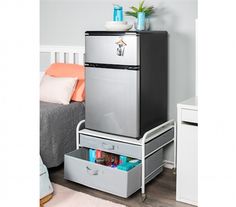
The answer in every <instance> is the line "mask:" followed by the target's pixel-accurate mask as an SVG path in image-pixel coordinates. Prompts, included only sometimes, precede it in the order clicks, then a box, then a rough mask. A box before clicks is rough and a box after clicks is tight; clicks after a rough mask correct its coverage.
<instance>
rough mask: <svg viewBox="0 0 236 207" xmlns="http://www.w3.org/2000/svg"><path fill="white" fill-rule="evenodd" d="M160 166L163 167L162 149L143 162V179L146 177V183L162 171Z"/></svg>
mask: <svg viewBox="0 0 236 207" xmlns="http://www.w3.org/2000/svg"><path fill="white" fill-rule="evenodd" d="M162 165H163V149H162V148H161V149H160V150H158V151H157V152H155V153H154V154H152V155H150V156H149V157H148V158H146V161H145V177H147V178H146V183H147V182H149V181H150V180H151V179H152V178H154V177H156V176H157V175H158V174H159V173H161V172H162V171H163V167H162ZM155 170H156V171H155Z"/></svg>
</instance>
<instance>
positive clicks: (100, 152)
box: [96, 150, 102, 158]
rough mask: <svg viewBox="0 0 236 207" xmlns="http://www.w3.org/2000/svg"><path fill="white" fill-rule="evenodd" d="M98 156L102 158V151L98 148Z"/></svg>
mask: <svg viewBox="0 0 236 207" xmlns="http://www.w3.org/2000/svg"><path fill="white" fill-rule="evenodd" d="M96 158H102V151H101V150H96Z"/></svg>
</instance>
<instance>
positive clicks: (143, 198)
mask: <svg viewBox="0 0 236 207" xmlns="http://www.w3.org/2000/svg"><path fill="white" fill-rule="evenodd" d="M146 198H147V196H146V193H144V194H142V202H144V201H145V200H146Z"/></svg>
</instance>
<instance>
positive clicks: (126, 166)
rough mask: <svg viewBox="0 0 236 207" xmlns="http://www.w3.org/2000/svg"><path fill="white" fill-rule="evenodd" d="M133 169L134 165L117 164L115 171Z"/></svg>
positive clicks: (127, 163)
mask: <svg viewBox="0 0 236 207" xmlns="http://www.w3.org/2000/svg"><path fill="white" fill-rule="evenodd" d="M133 167H134V165H132V164H130V163H129V162H126V163H122V164H119V165H118V166H117V169H119V170H123V171H129V170H131V169H132V168H133Z"/></svg>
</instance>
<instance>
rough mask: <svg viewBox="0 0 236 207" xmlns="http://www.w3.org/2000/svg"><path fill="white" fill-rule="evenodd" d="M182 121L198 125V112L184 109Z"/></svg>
mask: <svg viewBox="0 0 236 207" xmlns="http://www.w3.org/2000/svg"><path fill="white" fill-rule="evenodd" d="M181 121H185V122H190V123H198V116H197V111H196V110H191V109H182V110H181Z"/></svg>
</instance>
